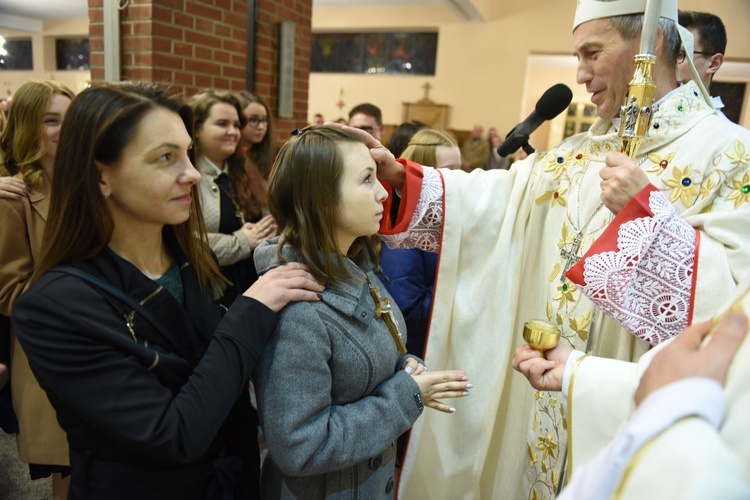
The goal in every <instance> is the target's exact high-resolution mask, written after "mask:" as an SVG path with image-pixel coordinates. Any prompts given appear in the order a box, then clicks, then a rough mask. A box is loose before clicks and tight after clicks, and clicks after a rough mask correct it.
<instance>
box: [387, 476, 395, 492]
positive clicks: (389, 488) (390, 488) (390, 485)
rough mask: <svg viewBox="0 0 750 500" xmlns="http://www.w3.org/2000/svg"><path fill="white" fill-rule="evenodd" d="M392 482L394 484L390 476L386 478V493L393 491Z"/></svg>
mask: <svg viewBox="0 0 750 500" xmlns="http://www.w3.org/2000/svg"><path fill="white" fill-rule="evenodd" d="M393 484H394V481H393V478H390V479H389V480H388V484H386V485H385V492H386V493H390V492H392V491H393Z"/></svg>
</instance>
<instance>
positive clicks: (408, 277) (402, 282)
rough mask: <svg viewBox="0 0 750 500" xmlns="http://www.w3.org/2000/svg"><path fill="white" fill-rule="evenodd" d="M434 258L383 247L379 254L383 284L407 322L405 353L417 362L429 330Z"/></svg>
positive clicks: (417, 251) (427, 253)
mask: <svg viewBox="0 0 750 500" xmlns="http://www.w3.org/2000/svg"><path fill="white" fill-rule="evenodd" d="M437 258H438V256H437V254H435V253H430V252H425V251H424V250H420V249H418V248H409V249H395V250H394V249H392V248H388V247H387V246H386V245H383V248H382V250H381V251H380V267H381V268H382V270H381V274H382V276H383V284H384V285H385V287H386V288H387V289H388V293H390V294H391V296H392V297H393V300H394V301H395V302H396V304H397V305H398V308H399V309H401V313H402V314H403V315H404V319H405V320H406V331H407V332H408V334H409V336H408V338H407V342H406V349H407V350H408V351H409V353H410V354H414V355H415V356H418V357H420V358H423V357H424V343H425V337H426V335H427V330H428V328H429V326H430V312H431V311H432V296H433V292H434V291H435V272H436V271H437Z"/></svg>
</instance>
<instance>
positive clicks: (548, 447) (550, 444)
mask: <svg viewBox="0 0 750 500" xmlns="http://www.w3.org/2000/svg"><path fill="white" fill-rule="evenodd" d="M553 401H555V399H554V398H550V406H551V407H552V408H554V407H555V405H554V404H552V402H553ZM537 439H538V440H539V442H538V443H537V444H536V449H537V450H541V451H542V460H547V457H549V456H551V457H552V458H557V456H556V455H555V450H556V449H557V443H556V442H555V440H554V438H553V437H552V434H547V435H546V436H539V437H538V438H537Z"/></svg>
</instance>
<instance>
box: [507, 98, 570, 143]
mask: <svg viewBox="0 0 750 500" xmlns="http://www.w3.org/2000/svg"><path fill="white" fill-rule="evenodd" d="M572 100H573V92H571V90H570V89H569V88H568V86H567V85H565V84H564V83H558V84H557V85H553V86H552V87H550V88H549V89H547V91H546V92H545V93H544V94H542V97H540V98H539V100H538V101H537V103H536V106H535V107H534V111H532V112H531V114H530V115H529V117H528V118H526V119H525V120H524V121H522V122H521V123H519V124H518V125H516V126H515V127H513V130H511V131H510V132H508V135H506V136H505V140H504V141H503V143H502V144H500V146H499V147H498V148H497V154H499V155H500V156H502V157H506V156H508V155H509V154H511V153H515V152H516V151H518V148H523V150H524V151H526V154H531V153H533V152H534V151H535V150H534V148H533V147H532V146H531V144H529V136H530V135H531V133H532V132H533V131H535V130H536V129H537V128H539V125H541V124H542V123H544V122H545V121H546V120H551V119H553V118H554V117H556V116H557V115H559V114H560V113H562V112H563V111H564V110H566V109H567V108H568V106H569V105H570V101H572Z"/></svg>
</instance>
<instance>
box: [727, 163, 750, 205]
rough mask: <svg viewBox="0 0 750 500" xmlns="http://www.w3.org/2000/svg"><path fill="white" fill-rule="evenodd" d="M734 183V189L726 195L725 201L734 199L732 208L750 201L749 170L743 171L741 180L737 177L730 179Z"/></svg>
mask: <svg viewBox="0 0 750 500" xmlns="http://www.w3.org/2000/svg"><path fill="white" fill-rule="evenodd" d="M732 184H733V185H734V191H732V193H731V194H730V195H729V196H727V201H729V200H734V208H737V207H739V206H740V205H742V204H743V203H747V202H749V201H750V172H745V175H744V176H742V180H740V179H738V178H734V179H732Z"/></svg>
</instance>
